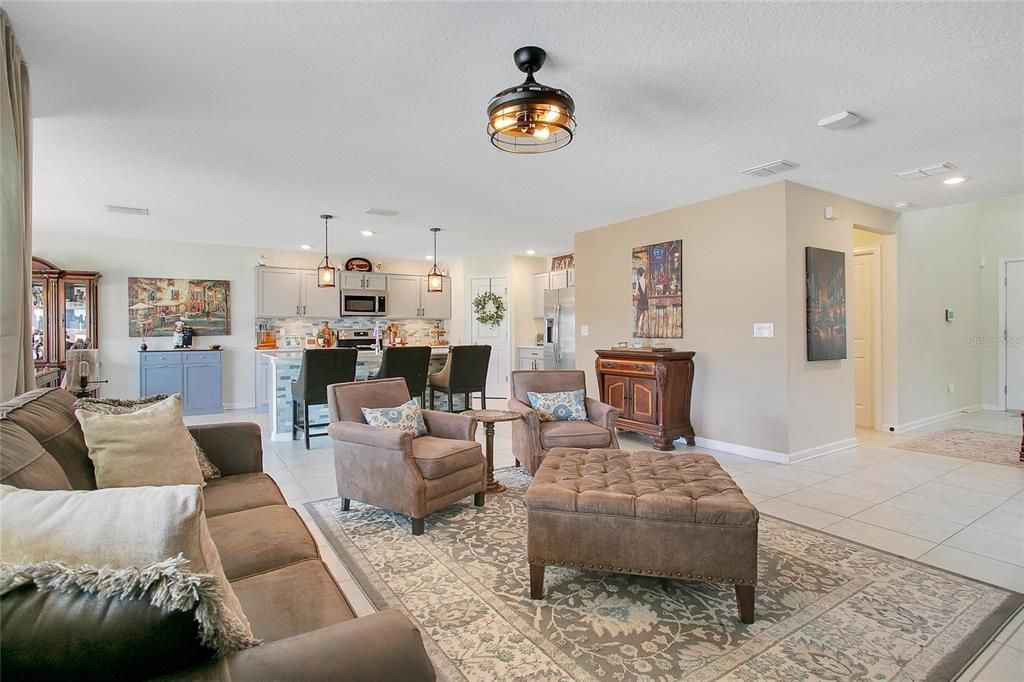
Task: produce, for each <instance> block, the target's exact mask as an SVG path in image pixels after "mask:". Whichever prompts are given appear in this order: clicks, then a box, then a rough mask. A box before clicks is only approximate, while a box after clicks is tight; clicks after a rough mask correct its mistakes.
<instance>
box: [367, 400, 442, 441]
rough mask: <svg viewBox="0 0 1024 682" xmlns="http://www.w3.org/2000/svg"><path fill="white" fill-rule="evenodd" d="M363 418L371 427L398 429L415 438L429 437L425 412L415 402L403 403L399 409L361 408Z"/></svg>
mask: <svg viewBox="0 0 1024 682" xmlns="http://www.w3.org/2000/svg"><path fill="white" fill-rule="evenodd" d="M360 409H362V411H363V418H364V419H366V423H367V424H369V425H370V426H380V427H383V428H385V429H398V430H399V431H405V432H407V433H411V434H412V437H413V438H418V437H420V436H425V435H427V425H426V423H424V421H423V412H422V411H421V410H420V406H419V405H417V404H416V401H415V400H410V401H409V402H407V403H402V404H401V405H399V406H398V407H376V408H369V407H363V408H360Z"/></svg>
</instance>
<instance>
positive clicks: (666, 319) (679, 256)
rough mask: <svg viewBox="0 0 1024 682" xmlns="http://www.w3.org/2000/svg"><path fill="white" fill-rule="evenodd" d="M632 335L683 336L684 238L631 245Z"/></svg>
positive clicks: (650, 336) (647, 336)
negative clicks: (632, 247) (633, 246)
mask: <svg viewBox="0 0 1024 682" xmlns="http://www.w3.org/2000/svg"><path fill="white" fill-rule="evenodd" d="M633 338H638V339H681V338H683V242H682V240H680V239H676V240H675V241H671V242H658V243H657V244H648V245H647V246H637V247H635V248H634V249H633Z"/></svg>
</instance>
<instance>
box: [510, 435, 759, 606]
mask: <svg viewBox="0 0 1024 682" xmlns="http://www.w3.org/2000/svg"><path fill="white" fill-rule="evenodd" d="M525 502H526V507H527V509H528V512H527V555H528V558H529V561H530V597H531V598H532V599H541V598H542V596H543V593H544V567H545V566H571V567H574V568H584V569H595V570H599V571H613V572H616V573H633V574H636V575H649V576H657V577H662V578H676V579H679V580H700V581H706V582H725V583H732V584H733V585H735V586H736V602H737V604H738V605H739V612H740V620H741V621H743V622H744V623H753V622H754V585H755V584H756V583H757V520H758V514H757V509H755V508H754V505H752V504H751V503H750V502H749V501H748V500H747V498H746V497H745V496H744V495H743V491H741V490H740V489H739V487H738V486H737V485H736V483H735V482H733V480H732V478H731V477H730V476H729V474H727V473H726V472H725V470H723V469H722V467H721V466H720V465H719V464H718V462H717V460H715V458H714V457H712V456H710V455H683V454H675V453H670V452H625V451H622V450H580V449H577V448H553V449H552V450H551V451H550V452H549V453H548V455H547V457H546V458H545V459H544V461H543V462H542V463H541V466H540V468H539V469H538V470H537V473H536V474H535V476H534V478H533V483H531V484H530V487H529V489H528V490H527V491H526V496H525Z"/></svg>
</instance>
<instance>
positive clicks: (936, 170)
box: [894, 161, 956, 180]
mask: <svg viewBox="0 0 1024 682" xmlns="http://www.w3.org/2000/svg"><path fill="white" fill-rule="evenodd" d="M955 170H956V166H954V165H953V164H951V163H949V162H948V161H947V162H946V163H937V164H935V165H933V166H922V167H921V168H911V169H910V170H905V171H900V172H899V173H894V175H895V176H896V177H898V178H903V179H904V180H920V179H921V178H931V177H934V176H936V175H945V174H946V173H949V172H952V171H955Z"/></svg>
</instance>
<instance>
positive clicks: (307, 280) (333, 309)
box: [302, 270, 341, 320]
mask: <svg viewBox="0 0 1024 682" xmlns="http://www.w3.org/2000/svg"><path fill="white" fill-rule="evenodd" d="M317 281H318V279H317V271H316V270H305V271H303V273H302V314H303V315H304V316H306V317H319V318H322V319H326V320H334V319H337V317H338V315H339V314H340V311H341V295H340V294H339V293H338V288H337V287H320V286H317ZM335 281H337V280H335Z"/></svg>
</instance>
